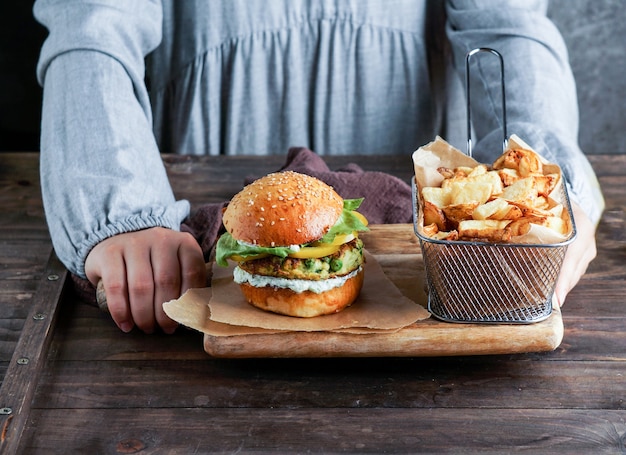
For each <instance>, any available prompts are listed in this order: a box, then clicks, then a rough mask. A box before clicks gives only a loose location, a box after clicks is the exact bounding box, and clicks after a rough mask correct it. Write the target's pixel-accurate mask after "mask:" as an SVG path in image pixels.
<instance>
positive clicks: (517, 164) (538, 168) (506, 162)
mask: <svg viewBox="0 0 626 455" xmlns="http://www.w3.org/2000/svg"><path fill="white" fill-rule="evenodd" d="M493 168H494V169H504V168H509V169H517V171H518V172H519V174H520V175H521V176H522V177H528V176H529V175H530V174H543V163H542V162H541V159H540V158H539V155H537V153H535V152H533V151H532V150H525V149H511V150H509V151H508V152H506V153H503V154H502V155H501V156H500V157H499V158H498V159H497V160H496V161H494V163H493Z"/></svg>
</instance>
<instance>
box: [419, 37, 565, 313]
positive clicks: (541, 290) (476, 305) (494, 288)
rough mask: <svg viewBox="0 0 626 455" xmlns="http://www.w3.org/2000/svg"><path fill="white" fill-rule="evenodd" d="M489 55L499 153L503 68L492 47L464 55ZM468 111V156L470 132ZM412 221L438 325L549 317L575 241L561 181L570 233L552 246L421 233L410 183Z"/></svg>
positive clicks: (429, 308)
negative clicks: (497, 105) (495, 78)
mask: <svg viewBox="0 0 626 455" xmlns="http://www.w3.org/2000/svg"><path fill="white" fill-rule="evenodd" d="M478 52H490V53H492V54H495V55H496V56H498V57H499V58H500V64H501V73H502V87H503V90H502V107H503V119H504V141H503V149H505V148H506V146H507V135H506V115H505V113H504V111H505V101H504V66H503V63H502V57H501V56H500V54H499V53H497V52H496V51H494V50H493V49H488V48H479V49H475V50H474V51H471V52H470V53H468V54H467V71H468V75H467V80H468V93H469V59H470V58H471V56H472V55H474V54H476V53H478ZM467 100H468V101H467V107H468V155H470V156H471V134H470V132H469V130H470V120H469V119H470V117H469V115H470V114H469V107H470V98H469V95H468V97H467ZM412 187H413V223H414V229H415V234H416V236H417V237H418V239H419V242H420V246H421V250H422V255H423V260H424V265H425V270H426V285H427V288H428V289H427V290H428V310H429V311H430V312H431V314H432V315H433V316H434V317H436V318H438V319H440V320H443V321H447V322H459V323H510V324H527V323H532V322H539V321H542V320H544V319H546V318H548V317H549V316H550V314H551V313H552V297H553V294H554V289H555V286H556V281H557V278H558V276H559V272H560V270H561V265H562V263H563V258H564V256H565V253H566V251H567V247H568V245H569V244H570V243H571V242H572V241H573V240H574V238H575V237H576V227H575V225H574V218H573V214H572V209H571V205H570V202H569V197H568V194H567V189H566V187H565V185H564V183H563V181H561V184H560V190H559V192H558V193H559V194H557V196H556V198H558V199H560V200H559V202H561V203H562V204H563V206H564V207H565V208H566V210H567V211H568V214H569V219H570V221H571V226H572V229H571V233H570V235H569V237H568V238H567V239H565V240H564V241H563V242H560V243H555V244H526V243H523V244H522V243H488V242H470V241H460V240H437V239H433V238H430V237H428V236H426V235H424V234H422V233H421V230H420V225H419V223H420V222H421V218H420V216H419V215H420V209H421V207H420V197H419V191H418V188H417V185H416V182H415V180H413V185H412Z"/></svg>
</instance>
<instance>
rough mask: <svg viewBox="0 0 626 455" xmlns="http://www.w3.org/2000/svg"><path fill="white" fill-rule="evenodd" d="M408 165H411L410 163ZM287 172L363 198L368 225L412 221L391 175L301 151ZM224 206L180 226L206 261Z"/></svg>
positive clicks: (84, 286)
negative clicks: (332, 167) (339, 164)
mask: <svg viewBox="0 0 626 455" xmlns="http://www.w3.org/2000/svg"><path fill="white" fill-rule="evenodd" d="M407 163H409V164H407V165H410V161H407ZM287 170H289V171H295V172H300V173H302V174H307V175H310V176H312V177H316V178H318V179H320V180H321V181H323V182H325V183H326V184H328V185H330V186H332V187H333V188H334V189H335V191H337V193H338V194H339V195H340V196H341V197H342V198H344V199H356V198H361V197H362V198H364V200H363V204H362V205H361V207H360V208H359V212H361V213H362V214H363V215H365V217H366V218H367V219H368V221H369V222H370V224H396V223H411V222H412V220H413V214H412V203H411V187H410V186H409V184H408V183H407V182H404V181H402V180H400V179H398V178H397V177H394V176H393V175H390V174H386V173H384V172H374V171H364V170H363V169H362V168H361V167H360V166H358V165H357V164H354V163H350V164H348V165H347V166H345V167H344V168H341V169H337V170H335V171H332V170H330V169H329V167H328V166H327V165H326V163H325V162H324V160H323V159H322V158H321V157H320V156H319V155H317V154H316V153H315V152H313V151H311V150H309V149H307V148H304V147H294V148H291V149H289V153H288V155H287V160H286V162H285V164H284V165H283V167H282V168H280V169H279V171H287ZM259 177H262V176H261V175H258V176H250V177H248V178H247V179H246V181H245V182H243V184H248V183H250V182H252V181H253V180H255V179H256V178H259ZM227 204H228V202H227V201H225V202H220V203H211V204H205V205H203V206H200V207H199V208H198V209H196V210H194V211H193V212H192V213H191V215H190V216H189V217H188V218H187V219H186V220H185V221H184V222H183V224H182V225H181V231H184V232H189V233H191V234H192V235H193V236H194V237H195V238H196V240H197V241H198V243H199V245H200V246H201V247H202V251H203V253H204V258H205V260H206V261H208V260H209V258H210V255H211V251H212V249H213V246H214V245H215V243H216V242H217V239H218V237H219V236H220V235H221V233H222V232H223V226H222V211H223V209H224V207H226V205H227ZM72 279H73V281H74V285H75V286H74V287H75V290H76V292H77V294H78V296H79V297H80V298H81V299H82V300H85V301H86V302H87V303H91V304H96V299H95V288H94V286H93V285H91V283H89V281H87V280H84V279H81V278H79V277H77V276H75V275H72Z"/></svg>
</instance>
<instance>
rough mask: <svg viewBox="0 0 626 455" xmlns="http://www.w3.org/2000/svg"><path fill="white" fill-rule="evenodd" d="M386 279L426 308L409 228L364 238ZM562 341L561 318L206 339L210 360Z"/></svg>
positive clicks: (518, 348)
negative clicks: (362, 331)
mask: <svg viewBox="0 0 626 455" xmlns="http://www.w3.org/2000/svg"><path fill="white" fill-rule="evenodd" d="M362 238H363V241H364V243H365V247H366V248H367V250H368V251H369V252H370V253H371V254H373V255H374V256H375V257H376V260H377V261H378V262H379V263H380V265H381V266H382V268H383V270H384V272H385V273H386V274H387V276H388V277H389V279H390V280H391V281H392V282H393V283H394V284H395V285H396V286H397V287H398V288H399V289H400V290H401V291H402V293H403V294H404V295H406V296H407V297H409V298H410V299H412V300H413V301H415V302H418V303H420V304H422V305H426V301H427V298H426V294H425V292H424V283H425V277H424V264H423V261H422V255H421V253H420V247H419V242H418V240H417V237H416V236H415V234H414V232H413V226H412V225H410V224H395V225H375V226H371V230H370V232H368V233H365V234H363V235H362ZM562 339H563V320H562V318H561V312H560V310H559V309H558V307H557V308H555V309H554V310H553V312H552V314H551V315H550V317H549V318H547V319H546V320H544V321H541V322H535V323H532V324H523V325H519V324H457V323H449V322H442V321H439V320H437V319H435V318H433V317H431V318H429V319H426V320H423V321H419V322H416V323H414V324H412V325H410V326H407V327H405V328H403V329H401V330H399V331H396V332H389V331H384V332H380V333H369V334H353V333H338V332H280V333H267V334H264V333H263V334H246V335H236V336H212V335H208V334H205V335H204V350H205V351H206V352H207V353H208V354H210V355H211V356H214V357H224V358H248V357H432V356H456V355H485V354H514V353H522V352H539V351H552V350H554V349H556V348H557V347H558V346H559V344H560V343H561V340H562Z"/></svg>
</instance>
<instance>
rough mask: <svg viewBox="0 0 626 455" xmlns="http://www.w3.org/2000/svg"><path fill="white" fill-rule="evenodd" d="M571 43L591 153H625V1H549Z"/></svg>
mask: <svg viewBox="0 0 626 455" xmlns="http://www.w3.org/2000/svg"><path fill="white" fill-rule="evenodd" d="M549 16H550V17H551V19H552V20H553V21H554V22H555V24H556V25H557V26H558V27H559V29H560V30H561V33H562V34H563V37H564V38H565V42H566V43H567V46H568V49H569V55H570V63H571V65H572V70H573V72H574V76H575V78H576V83H577V90H578V102H579V105H580V132H579V140H580V145H581V147H582V149H583V150H584V151H585V152H586V153H588V154H597V153H612V154H617V153H626V1H625V0H551V3H550V9H549Z"/></svg>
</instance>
